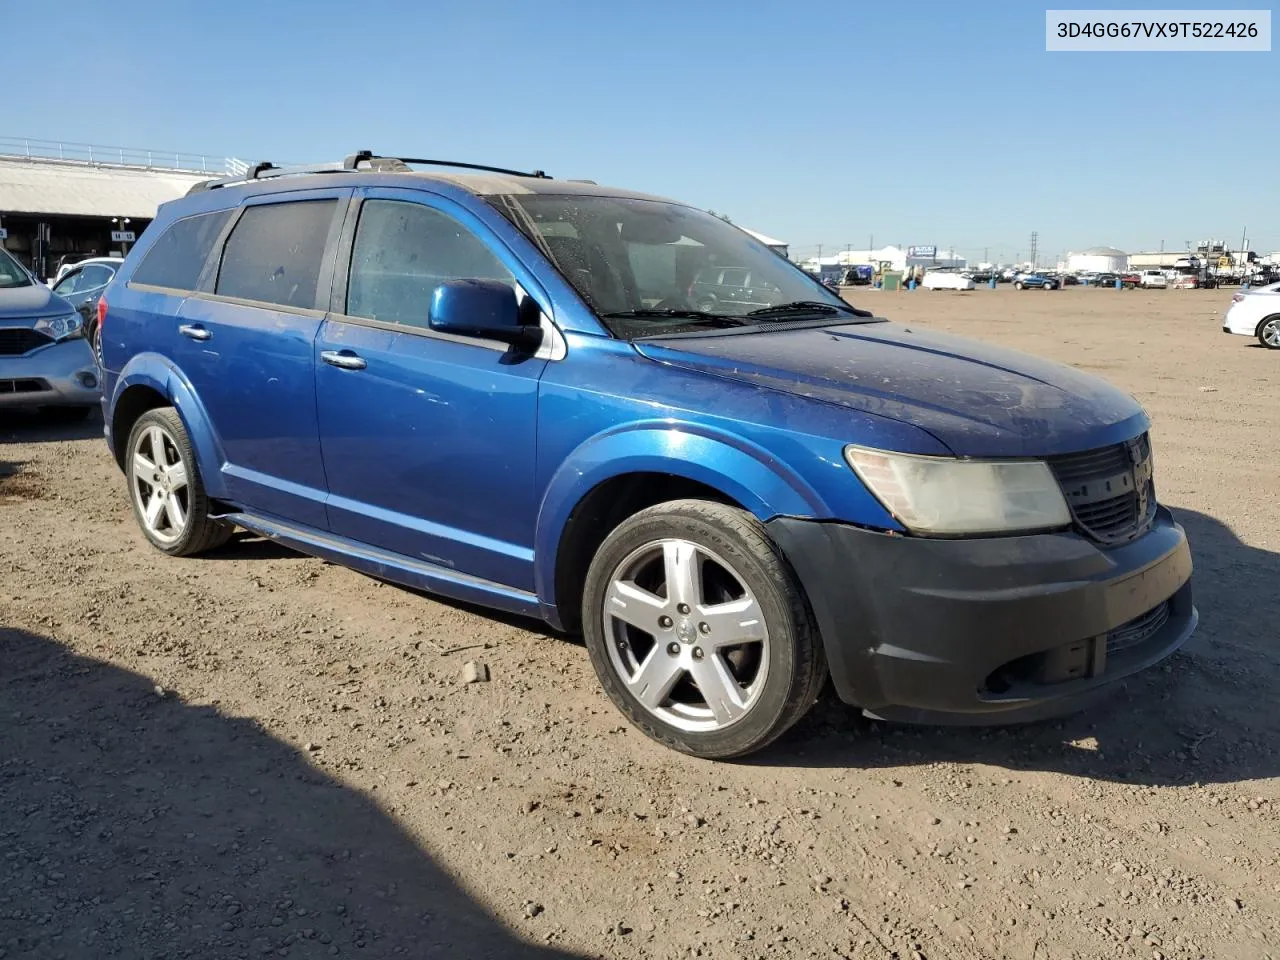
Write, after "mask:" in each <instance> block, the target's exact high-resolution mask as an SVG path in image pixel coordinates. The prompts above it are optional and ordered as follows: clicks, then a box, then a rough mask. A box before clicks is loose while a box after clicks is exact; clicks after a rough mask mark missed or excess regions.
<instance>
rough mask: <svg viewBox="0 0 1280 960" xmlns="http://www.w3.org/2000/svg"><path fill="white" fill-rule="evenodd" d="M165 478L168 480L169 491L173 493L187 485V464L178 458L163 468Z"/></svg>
mask: <svg viewBox="0 0 1280 960" xmlns="http://www.w3.org/2000/svg"><path fill="white" fill-rule="evenodd" d="M165 479H166V480H168V481H169V492H170V493H174V492H176V491H178V490H181V489H182V488H183V487H185V486H186V485H187V465H186V464H185V463H183V462H182V461H181V460H179V461H178V462H177V463H175V464H174V465H173V466H171V467H169V468H168V469H166V470H165Z"/></svg>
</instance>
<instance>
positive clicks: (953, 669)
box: [768, 507, 1197, 723]
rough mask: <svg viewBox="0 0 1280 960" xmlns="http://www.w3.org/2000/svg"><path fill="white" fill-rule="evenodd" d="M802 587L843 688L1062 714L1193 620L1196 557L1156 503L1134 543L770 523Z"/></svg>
mask: <svg viewBox="0 0 1280 960" xmlns="http://www.w3.org/2000/svg"><path fill="white" fill-rule="evenodd" d="M768 527H769V530H770V533H771V534H772V535H773V537H774V539H775V541H776V542H777V543H778V545H779V546H780V547H781V548H782V549H783V552H784V553H786V555H787V558H788V559H789V560H790V562H791V565H792V566H793V567H794V568H795V570H796V572H797V574H798V575H799V577H800V580H801V582H802V583H803V585H804V588H805V592H806V593H807V594H808V597H809V601H810V604H811V605H812V607H813V611H814V614H815V616H816V617H817V622H818V627H819V629H820V630H821V633H822V639H823V644H824V646H825V648H826V653H827V660H828V663H829V664H830V667H831V675H832V680H833V682H834V683H835V687H836V691H837V693H838V694H839V695H840V698H841V699H842V700H844V701H846V702H847V703H851V704H854V705H856V706H859V707H861V708H862V709H863V710H864V711H865V712H866V713H867V714H869V715H871V716H875V717H881V718H884V719H887V720H901V721H908V722H918V723H1006V722H1021V721H1026V720H1034V719H1040V718H1042V717H1047V716H1055V715H1058V714H1062V713H1067V712H1070V711H1073V710H1076V709H1079V708H1080V707H1081V706H1084V705H1086V704H1087V703H1088V702H1089V701H1090V700H1091V699H1092V698H1093V697H1094V695H1096V694H1098V693H1100V692H1101V691H1102V689H1103V688H1105V687H1106V686H1107V685H1108V684H1111V683H1113V682H1115V681H1117V680H1120V679H1122V678H1123V677H1126V676H1129V675H1131V674H1133V673H1136V672H1137V671H1139V670H1143V669H1145V668H1146V667H1149V666H1151V665H1152V664H1154V663H1157V662H1159V661H1160V660H1163V659H1164V658H1165V657H1167V656H1169V655H1170V654H1171V653H1173V651H1174V650H1176V649H1177V648H1178V647H1180V646H1181V645H1182V644H1183V643H1185V642H1186V640H1187V639H1188V638H1189V637H1190V636H1191V634H1192V632H1193V631H1194V630H1195V627H1196V622H1197V614H1196V610H1195V607H1194V606H1193V604H1192V602H1191V553H1190V551H1189V550H1188V548H1187V539H1186V535H1185V534H1184V532H1183V530H1182V528H1181V527H1180V526H1178V525H1177V524H1176V523H1175V522H1174V520H1173V516H1172V515H1171V514H1170V513H1169V511H1168V510H1166V509H1165V508H1163V507H1161V508H1159V511H1158V513H1157V516H1156V520H1155V523H1154V525H1153V526H1152V527H1151V529H1150V530H1149V531H1148V532H1147V533H1145V534H1143V535H1142V536H1141V537H1139V538H1137V539H1136V540H1134V541H1132V542H1130V543H1127V544H1124V545H1122V546H1117V547H1109V548H1106V549H1103V548H1101V547H1099V546H1097V545H1095V544H1093V543H1092V542H1090V541H1089V540H1087V539H1085V538H1084V537H1081V536H1078V535H1076V534H1071V533H1060V534H1040V535H1034V536H1025V537H1000V538H988V539H974V540H927V539H921V538H915V537H904V536H899V535H894V534H887V533H879V532H875V531H869V530H864V529H861V528H858V527H852V526H848V525H846V524H840V523H823V522H818V521H814V520H797V519H791V518H786V517H781V518H778V519H775V520H772V521H770V522H769V523H768Z"/></svg>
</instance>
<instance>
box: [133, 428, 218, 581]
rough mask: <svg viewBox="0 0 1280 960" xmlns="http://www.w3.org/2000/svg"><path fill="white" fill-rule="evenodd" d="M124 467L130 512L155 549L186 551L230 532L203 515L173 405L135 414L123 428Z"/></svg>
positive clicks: (209, 545) (191, 455)
mask: <svg viewBox="0 0 1280 960" xmlns="http://www.w3.org/2000/svg"><path fill="white" fill-rule="evenodd" d="M124 472H125V478H126V479H127V480H128V484H129V502H130V503H131V504H132V505H133V515H134V517H135V518H136V519H137V521H138V526H139V527H141V528H142V533H143V535H144V536H146V538H147V540H148V541H150V543H151V545H152V546H153V547H155V548H156V549H157V550H160V551H161V552H163V553H167V554H169V556H171V557H189V556H193V555H195V554H197V553H203V552H204V551H206V550H212V549H213V548H214V547H220V546H222V544H224V543H226V542H227V540H228V538H230V536H231V532H232V527H231V526H230V525H229V524H226V523H223V522H222V521H220V520H214V519H212V518H211V517H210V516H209V498H208V497H207V496H206V495H205V491H204V483H203V481H202V480H201V478H200V468H199V467H198V466H197V464H196V455H195V448H194V447H193V446H192V444H191V438H190V436H189V435H188V434H187V428H186V427H185V426H184V425H183V423H182V418H181V417H179V416H178V411H177V410H175V409H173V407H159V408H157V409H155V410H148V411H147V412H146V413H144V414H143V415H142V416H141V417H139V418H138V422H137V423H135V424H134V425H133V429H132V430H131V431H129V444H128V446H127V447H126V449H125V463H124Z"/></svg>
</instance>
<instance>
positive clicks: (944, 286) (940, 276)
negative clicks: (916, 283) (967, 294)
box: [920, 270, 977, 290]
mask: <svg viewBox="0 0 1280 960" xmlns="http://www.w3.org/2000/svg"><path fill="white" fill-rule="evenodd" d="M920 286H921V287H922V288H923V289H925V290H975V289H977V287H976V285H975V284H974V282H973V281H972V280H970V279H969V278H968V277H966V276H963V275H961V274H959V273H948V272H946V271H944V270H931V271H929V272H928V273H926V274H925V275H924V279H923V280H921V281H920Z"/></svg>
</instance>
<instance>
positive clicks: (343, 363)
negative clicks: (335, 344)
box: [320, 350, 368, 370]
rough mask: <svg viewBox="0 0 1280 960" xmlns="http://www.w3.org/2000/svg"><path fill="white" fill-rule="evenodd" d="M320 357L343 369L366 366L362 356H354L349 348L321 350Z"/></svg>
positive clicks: (356, 368) (357, 368) (355, 368)
mask: <svg viewBox="0 0 1280 960" xmlns="http://www.w3.org/2000/svg"><path fill="white" fill-rule="evenodd" d="M320 359H321V360H323V361H324V362H325V363H328V364H331V365H332V366H335V367H341V368H342V369H343V370H363V369H364V368H365V367H367V366H368V364H367V363H365V362H364V358H363V357H358V356H356V355H355V354H354V353H352V352H351V351H350V350H322V351H320Z"/></svg>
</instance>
